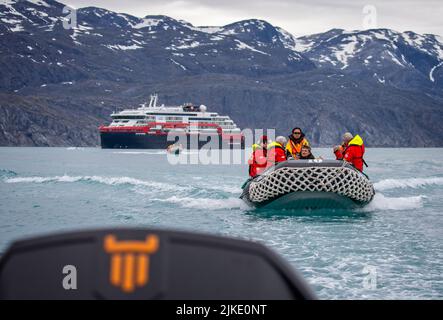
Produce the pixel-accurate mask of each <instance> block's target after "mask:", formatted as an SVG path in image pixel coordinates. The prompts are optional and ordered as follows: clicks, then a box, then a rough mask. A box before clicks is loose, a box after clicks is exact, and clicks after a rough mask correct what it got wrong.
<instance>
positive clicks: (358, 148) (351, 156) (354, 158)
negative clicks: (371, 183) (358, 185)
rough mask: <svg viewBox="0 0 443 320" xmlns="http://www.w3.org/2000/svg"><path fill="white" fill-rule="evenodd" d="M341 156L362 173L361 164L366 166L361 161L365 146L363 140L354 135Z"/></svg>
mask: <svg viewBox="0 0 443 320" xmlns="http://www.w3.org/2000/svg"><path fill="white" fill-rule="evenodd" d="M343 154H344V156H343V158H344V160H346V161H348V162H349V163H351V164H352V165H353V166H354V167H355V168H356V169H357V170H359V171H362V172H363V164H364V165H366V166H368V165H367V164H366V161H365V160H364V159H363V155H364V154H365V145H364V143H363V139H362V138H361V137H360V136H359V135H356V136H355V137H354V138H353V139H352V140H351V141H349V143H348V146H347V147H346V149H345V151H344V153H343Z"/></svg>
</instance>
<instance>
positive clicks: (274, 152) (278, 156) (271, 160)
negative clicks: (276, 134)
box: [267, 141, 287, 167]
mask: <svg viewBox="0 0 443 320" xmlns="http://www.w3.org/2000/svg"><path fill="white" fill-rule="evenodd" d="M267 159H268V161H267V167H271V166H273V165H275V164H276V163H278V162H283V161H286V160H287V158H286V149H285V148H284V147H283V146H282V145H281V144H280V143H278V142H275V141H274V142H272V143H270V144H269V146H268V154H267Z"/></svg>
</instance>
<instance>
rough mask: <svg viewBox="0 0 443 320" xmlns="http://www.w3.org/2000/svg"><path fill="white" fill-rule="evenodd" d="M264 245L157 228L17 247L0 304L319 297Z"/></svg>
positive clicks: (3, 265) (2, 273) (8, 256)
mask: <svg viewBox="0 0 443 320" xmlns="http://www.w3.org/2000/svg"><path fill="white" fill-rule="evenodd" d="M314 298H315V297H314V294H313V293H312V291H311V290H310V289H309V287H308V286H307V284H306V283H305V281H304V280H303V279H302V278H301V277H300V275H299V274H298V273H297V272H296V271H294V270H293V269H292V267H291V266H290V265H288V264H287V263H286V262H285V261H284V260H282V259H281V258H280V257H279V256H277V255H276V254H275V253H273V252H272V251H270V250H269V249H267V248H266V247H264V246H263V245H260V244H257V243H253V242H248V241H244V240H234V239H229V238H224V237H218V236H209V235H201V234H193V233H186V232H175V231H165V230H154V229H153V230H150V229H147V230H146V229H107V230H106V229H105V230H96V231H84V232H77V233H68V234H61V235H53V236H45V237H40V238H35V239H30V240H23V241H18V242H15V243H14V244H13V245H12V246H11V247H10V248H9V249H8V250H7V251H6V253H5V254H4V255H3V257H2V258H1V260H0V299H140V300H149V299H168V300H169V299H205V300H206V299H215V300H221V299H224V300H225V299H226V300H227V299H229V300H232V299H243V300H244V299H247V300H262V299H266V300H270V299H314Z"/></svg>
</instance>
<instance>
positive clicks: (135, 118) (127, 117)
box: [112, 116, 145, 120]
mask: <svg viewBox="0 0 443 320" xmlns="http://www.w3.org/2000/svg"><path fill="white" fill-rule="evenodd" d="M112 118H113V119H123V120H126V119H128V120H143V119H145V116H113V117H112Z"/></svg>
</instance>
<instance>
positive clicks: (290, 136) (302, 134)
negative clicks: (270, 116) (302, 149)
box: [288, 131, 305, 144]
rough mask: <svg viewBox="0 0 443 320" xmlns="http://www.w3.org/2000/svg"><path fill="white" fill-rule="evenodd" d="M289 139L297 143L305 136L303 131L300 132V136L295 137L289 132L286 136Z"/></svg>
mask: <svg viewBox="0 0 443 320" xmlns="http://www.w3.org/2000/svg"><path fill="white" fill-rule="evenodd" d="M288 138H289V140H291V141H292V142H294V143H295V144H299V143H300V142H302V141H303V139H304V138H305V134H304V133H303V131H302V132H301V135H300V138H298V139H295V138H294V136H293V135H292V134H290V135H289V136H288Z"/></svg>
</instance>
